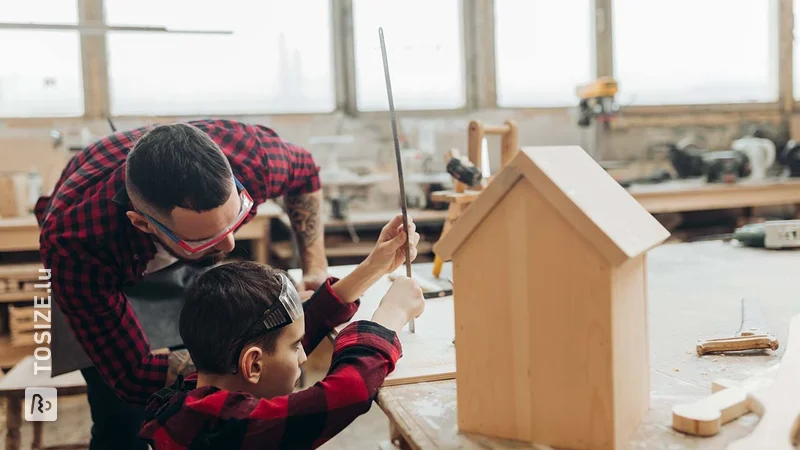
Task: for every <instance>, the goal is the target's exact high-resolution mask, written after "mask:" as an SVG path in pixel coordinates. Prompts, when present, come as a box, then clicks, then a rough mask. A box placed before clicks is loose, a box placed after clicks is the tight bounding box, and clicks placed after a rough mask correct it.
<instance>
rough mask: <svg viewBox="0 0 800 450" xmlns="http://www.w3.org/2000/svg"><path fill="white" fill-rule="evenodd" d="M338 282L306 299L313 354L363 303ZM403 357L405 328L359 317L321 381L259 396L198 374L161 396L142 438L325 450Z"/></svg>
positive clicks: (178, 447) (170, 443)
mask: <svg viewBox="0 0 800 450" xmlns="http://www.w3.org/2000/svg"><path fill="white" fill-rule="evenodd" d="M336 281H337V280H336V279H335V278H329V279H328V281H327V282H326V283H325V284H323V285H322V286H320V288H319V289H318V290H317V291H316V292H315V293H314V295H313V296H312V297H311V299H310V300H308V301H307V302H305V303H304V304H303V310H304V311H305V313H304V320H305V326H306V335H305V338H304V339H303V347H304V349H305V351H306V353H311V352H312V351H313V350H314V348H315V347H316V346H317V344H319V342H320V341H321V340H322V339H323V338H324V337H325V336H326V335H327V334H328V333H329V332H330V330H331V329H333V328H334V327H335V326H337V325H339V324H340V323H344V322H346V321H347V320H349V319H350V318H351V317H352V316H353V314H355V312H356V309H357V308H358V305H359V303H358V302H356V303H351V304H344V303H342V302H341V300H340V299H339V298H338V297H336V294H334V293H333V290H332V289H331V284H333V283H335V282H336ZM401 355H402V347H401V345H400V341H399V339H398V338H397V333H395V332H394V331H391V330H389V329H387V328H384V327H383V326H381V325H379V324H377V323H375V322H371V321H357V322H353V323H351V324H349V325H348V326H346V327H345V328H344V329H343V330H342V331H341V332H340V333H339V335H338V336H337V338H336V340H335V342H334V346H333V357H332V359H331V367H330V370H329V371H328V374H327V376H326V377H325V378H324V379H323V380H322V381H320V382H319V383H316V384H314V385H313V386H310V387H309V388H307V389H304V390H302V391H298V392H295V393H293V394H289V395H284V396H279V397H274V398H269V399H258V398H256V397H254V396H253V395H251V394H249V393H246V392H230V391H224V390H221V389H219V388H216V387H214V386H205V387H201V388H197V379H196V375H191V376H190V377H188V378H187V379H186V380H183V379H179V380H178V381H177V382H176V383H175V384H174V385H173V386H171V387H168V388H165V389H162V390H161V391H159V392H158V393H157V394H156V395H154V396H153V398H152V399H151V401H150V402H149V403H148V405H147V409H146V411H145V419H144V420H145V423H144V426H143V427H142V433H141V436H142V437H143V438H144V439H146V440H147V441H148V443H150V445H151V446H152V447H153V448H154V450H162V449H171V450H184V449H186V450H188V449H207V450H210V449H230V450H234V449H260V450H261V449H295V448H297V449H300V448H302V449H311V448H317V447H319V446H321V445H322V444H324V443H325V442H327V441H328V440H330V439H331V438H332V437H333V436H335V435H336V434H338V433H339V432H340V431H342V430H343V429H344V428H346V427H347V426H348V425H349V424H350V423H352V422H353V420H355V419H356V418H357V417H358V416H359V415H361V414H364V413H365V412H367V411H368V410H369V408H370V407H371V405H372V401H373V400H374V398H375V396H376V395H377V392H378V388H379V387H381V385H382V384H383V381H384V380H385V379H386V376H387V375H388V374H389V373H391V372H392V371H393V370H394V368H395V365H396V363H397V360H398V359H399V358H400V357H401Z"/></svg>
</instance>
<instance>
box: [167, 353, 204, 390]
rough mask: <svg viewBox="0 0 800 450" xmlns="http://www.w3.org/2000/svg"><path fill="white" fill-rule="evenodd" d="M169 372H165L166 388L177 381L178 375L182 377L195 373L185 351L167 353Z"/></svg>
mask: <svg viewBox="0 0 800 450" xmlns="http://www.w3.org/2000/svg"><path fill="white" fill-rule="evenodd" d="M168 361H169V370H168V372H167V386H170V385H172V383H174V382H175V380H177V379H178V375H183V376H184V377H185V376H187V375H190V374H192V373H194V372H196V371H197V369H196V368H195V367H194V362H192V357H191V356H189V351H188V350H186V349H182V350H175V351H171V352H170V353H169V358H168Z"/></svg>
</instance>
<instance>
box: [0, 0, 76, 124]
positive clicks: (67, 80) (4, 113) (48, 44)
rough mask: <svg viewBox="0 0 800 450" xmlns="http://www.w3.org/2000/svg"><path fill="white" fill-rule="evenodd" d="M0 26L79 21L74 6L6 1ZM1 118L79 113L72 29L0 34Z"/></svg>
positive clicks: (47, 0)
mask: <svg viewBox="0 0 800 450" xmlns="http://www.w3.org/2000/svg"><path fill="white" fill-rule="evenodd" d="M5 3H7V4H4V5H3V6H2V7H0V22H13V23H37V24H59V25H62V24H70V25H74V24H77V23H78V7H77V2H75V1H67V0H26V1H14V2H5ZM0 61H2V64H0V117H74V116H82V115H83V111H84V108H83V75H82V71H81V46H80V36H79V35H78V32H77V31H51V30H17V29H5V30H0Z"/></svg>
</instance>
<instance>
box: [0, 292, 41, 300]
mask: <svg viewBox="0 0 800 450" xmlns="http://www.w3.org/2000/svg"><path fill="white" fill-rule="evenodd" d="M43 294H44V291H41V290H37V291H20V292H3V293H2V294H0V303H15V302H31V303H33V297H41V296H42V295H43Z"/></svg>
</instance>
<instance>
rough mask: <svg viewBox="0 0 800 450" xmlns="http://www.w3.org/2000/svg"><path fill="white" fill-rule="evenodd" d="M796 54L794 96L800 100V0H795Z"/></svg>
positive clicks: (794, 51)
mask: <svg viewBox="0 0 800 450" xmlns="http://www.w3.org/2000/svg"><path fill="white" fill-rule="evenodd" d="M792 53H793V54H794V57H793V63H792V65H793V66H794V68H793V70H792V77H793V78H794V88H793V89H792V92H793V93H794V98H795V99H798V100H800V0H794V45H793V46H792Z"/></svg>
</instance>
